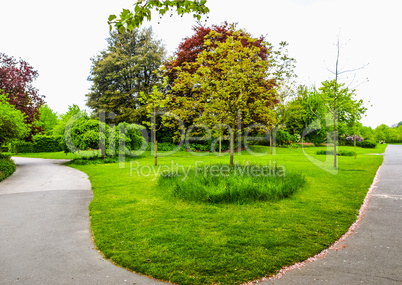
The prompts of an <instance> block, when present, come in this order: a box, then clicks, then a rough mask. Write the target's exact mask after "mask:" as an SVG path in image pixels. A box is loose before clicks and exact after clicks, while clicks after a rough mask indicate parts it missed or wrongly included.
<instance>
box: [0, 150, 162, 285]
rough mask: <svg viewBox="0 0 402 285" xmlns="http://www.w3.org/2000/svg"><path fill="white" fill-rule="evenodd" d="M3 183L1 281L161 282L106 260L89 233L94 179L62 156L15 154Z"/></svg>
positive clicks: (0, 199) (0, 192)
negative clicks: (11, 170)
mask: <svg viewBox="0 0 402 285" xmlns="http://www.w3.org/2000/svg"><path fill="white" fill-rule="evenodd" d="M14 160H15V161H16V163H17V171H16V172H15V173H14V174H13V175H12V176H10V177H9V178H7V179H6V180H4V181H2V182H1V183H0V284H2V285H6V284H52V285H58V284H85V285H86V284H91V285H92V284H130V285H131V284H159V283H160V282H157V281H154V280H152V279H150V278H147V277H144V276H141V275H138V274H134V273H132V272H129V271H127V270H125V269H123V268H120V267H117V266H115V265H113V264H112V263H110V262H109V261H107V260H105V259H103V257H102V256H101V254H100V253H99V252H97V251H96V250H95V249H94V245H93V243H92V241H91V238H90V231H89V219H88V205H89V203H90V201H91V200H92V191H91V184H90V183H89V180H88V177H87V176H86V174H85V173H82V172H80V171H78V170H76V169H73V168H70V167H66V166H63V165H59V164H58V163H62V162H64V161H62V160H58V161H55V160H48V159H33V158H15V159H14Z"/></svg>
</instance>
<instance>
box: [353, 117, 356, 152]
mask: <svg viewBox="0 0 402 285" xmlns="http://www.w3.org/2000/svg"><path fill="white" fill-rule="evenodd" d="M353 146H354V148H355V159H356V121H355V122H354V124H353Z"/></svg>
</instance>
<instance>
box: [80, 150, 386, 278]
mask: <svg viewBox="0 0 402 285" xmlns="http://www.w3.org/2000/svg"><path fill="white" fill-rule="evenodd" d="M325 149H326V148H324V147H322V148H314V147H311V148H305V149H304V151H305V153H306V155H309V156H310V158H312V159H315V160H316V161H325V160H327V161H329V162H331V159H332V157H330V156H323V155H316V151H317V150H325ZM384 149H385V145H379V146H378V147H377V148H376V149H361V148H358V156H357V159H355V158H354V157H343V156H342V157H338V161H339V171H338V173H337V175H332V174H330V173H328V172H326V171H324V170H322V169H321V168H319V167H317V166H316V165H315V164H313V163H311V162H310V160H309V159H308V158H307V157H306V156H305V155H304V153H303V150H302V149H281V148H278V149H276V155H266V154H265V155H263V152H267V148H265V147H253V149H252V150H253V151H254V155H251V154H249V153H247V152H242V153H241V155H236V156H235V161H237V162H239V163H241V164H244V163H245V162H246V161H248V162H249V163H250V164H269V163H273V162H276V165H278V166H283V167H285V169H286V172H287V173H302V174H303V175H304V176H305V177H306V184H305V186H304V187H303V188H302V189H301V190H299V191H296V192H295V193H293V194H292V195H291V196H289V197H287V198H285V199H281V200H273V201H272V200H271V201H263V202H258V201H257V202H255V203H251V204H250V203H246V204H240V205H239V204H236V203H216V204H213V203H200V202H196V201H187V200H183V199H179V198H172V196H171V195H170V194H169V193H170V192H169V191H170V190H169V189H166V190H163V188H162V190H161V188H160V187H158V182H157V179H158V173H161V172H162V171H169V170H174V169H188V167H190V168H191V167H194V165H195V164H199V165H201V164H227V163H228V161H229V157H228V156H227V155H225V156H223V157H218V156H215V155H213V154H199V155H203V156H195V155H193V154H191V153H186V152H179V153H176V154H174V155H173V156H169V157H161V158H159V160H158V161H159V166H158V167H156V168H154V167H153V166H152V165H153V158H152V157H151V156H149V155H148V156H145V157H143V158H139V159H137V160H135V161H132V162H130V163H126V164H118V163H116V164H101V165H73V166H74V167H75V168H77V169H79V170H82V171H84V172H86V173H87V174H88V175H89V178H90V180H91V183H92V187H93V191H94V199H93V201H92V203H91V205H90V215H91V228H92V231H93V234H94V241H95V244H96V246H97V247H98V248H99V249H100V250H101V251H102V252H103V253H104V255H105V256H106V257H107V258H109V259H111V260H113V261H114V262H116V263H118V264H120V265H121V266H123V267H126V268H129V269H131V270H133V271H136V272H140V273H142V274H145V275H149V276H153V277H154V278H157V279H163V280H169V281H171V282H175V283H179V284H217V283H220V284H241V283H244V282H247V281H250V280H255V279H258V278H261V277H264V276H268V275H271V274H274V273H275V272H277V270H279V269H280V268H282V267H283V266H286V265H290V264H294V263H295V262H299V261H303V260H305V259H306V258H308V257H310V256H313V255H315V254H316V253H319V252H320V251H322V250H323V249H325V248H327V247H328V246H330V245H331V244H332V243H333V242H334V241H335V240H337V239H338V238H339V237H340V236H342V234H344V233H345V232H346V231H347V229H348V228H349V227H350V225H351V224H352V223H353V222H354V221H355V220H356V216H357V215H358V211H359V208H360V206H361V204H362V202H363V200H364V197H365V195H366V193H367V190H368V188H369V186H370V185H371V183H372V181H373V177H374V175H375V172H376V171H377V169H378V167H379V166H380V164H381V163H382V160H383V157H382V156H381V155H366V154H370V153H382V152H383V151H384ZM340 150H346V151H348V150H349V151H350V150H352V148H349V147H340ZM257 155H261V156H257ZM270 161H271V162H270ZM130 164H131V167H130Z"/></svg>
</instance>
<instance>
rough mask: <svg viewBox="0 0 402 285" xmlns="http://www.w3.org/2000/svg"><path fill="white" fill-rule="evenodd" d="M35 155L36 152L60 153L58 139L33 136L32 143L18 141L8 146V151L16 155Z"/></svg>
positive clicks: (55, 137) (56, 137)
mask: <svg viewBox="0 0 402 285" xmlns="http://www.w3.org/2000/svg"><path fill="white" fill-rule="evenodd" d="M16 148H17V151H18V153H36V152H58V151H62V148H61V147H60V137H58V136H46V135H35V136H33V142H24V141H20V142H17V143H12V144H10V151H11V152H13V153H16Z"/></svg>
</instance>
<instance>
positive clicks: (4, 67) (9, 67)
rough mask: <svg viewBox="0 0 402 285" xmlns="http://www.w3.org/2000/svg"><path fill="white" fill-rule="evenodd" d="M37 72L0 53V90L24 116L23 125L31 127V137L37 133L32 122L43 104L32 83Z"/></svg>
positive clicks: (21, 62)
mask: <svg viewBox="0 0 402 285" xmlns="http://www.w3.org/2000/svg"><path fill="white" fill-rule="evenodd" d="M37 77H38V71H36V70H34V68H33V67H32V66H31V65H29V63H27V62H26V61H24V60H22V59H19V60H16V59H15V58H14V57H12V56H11V57H10V56H8V55H6V54H4V53H0V89H2V90H3V93H4V94H8V98H9V103H10V104H12V105H14V106H15V107H16V109H18V110H20V111H21V112H22V113H23V114H25V120H26V121H25V123H27V124H30V125H31V126H32V131H31V135H32V134H34V133H36V132H38V128H36V127H35V125H34V124H33V122H34V121H35V120H36V119H38V117H39V108H40V106H42V105H43V104H44V100H43V98H44V96H43V95H39V94H38V89H36V88H35V87H33V86H32V82H33V81H34V80H35V79H36V78H37Z"/></svg>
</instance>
